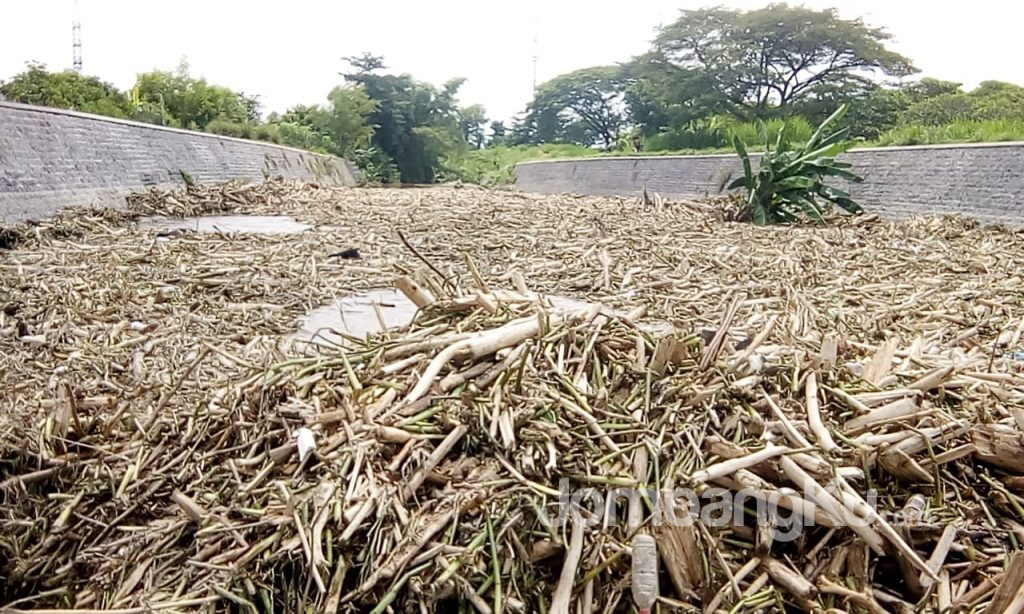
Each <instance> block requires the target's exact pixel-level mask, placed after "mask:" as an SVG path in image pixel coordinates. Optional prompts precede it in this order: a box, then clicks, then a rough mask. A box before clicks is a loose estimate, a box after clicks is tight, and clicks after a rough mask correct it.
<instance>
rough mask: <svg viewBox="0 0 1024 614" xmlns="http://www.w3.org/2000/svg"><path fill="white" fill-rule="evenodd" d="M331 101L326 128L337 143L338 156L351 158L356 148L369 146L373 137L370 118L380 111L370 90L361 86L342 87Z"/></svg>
mask: <svg viewBox="0 0 1024 614" xmlns="http://www.w3.org/2000/svg"><path fill="white" fill-rule="evenodd" d="M327 99H328V101H329V102H330V104H329V106H328V107H327V111H326V123H325V125H324V127H325V128H326V129H327V131H328V133H329V134H330V135H331V137H332V138H333V139H334V142H335V143H337V145H338V149H337V151H336V152H335V153H337V154H338V155H341V156H350V155H352V154H353V153H354V152H355V150H356V149H359V148H361V147H368V146H369V145H370V138H371V137H372V136H373V126H371V125H370V123H369V118H370V116H371V115H372V114H373V112H374V111H376V109H377V103H376V102H374V101H373V100H370V97H369V96H368V95H367V94H366V90H365V89H363V88H362V87H359V86H338V87H336V88H334V89H333V90H331V93H330V94H329V95H328V96H327Z"/></svg>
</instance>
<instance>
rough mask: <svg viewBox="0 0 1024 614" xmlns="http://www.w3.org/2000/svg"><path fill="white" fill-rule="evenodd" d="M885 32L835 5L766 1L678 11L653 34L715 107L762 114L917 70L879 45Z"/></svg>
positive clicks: (742, 113) (886, 37)
mask: <svg viewBox="0 0 1024 614" xmlns="http://www.w3.org/2000/svg"><path fill="white" fill-rule="evenodd" d="M889 38H890V35H889V34H887V33H886V32H885V31H884V30H882V29H878V28H870V27H868V26H866V25H865V24H864V22H863V21H862V20H860V19H853V20H846V19H840V18H839V16H838V15H837V13H836V11H835V10H834V9H828V10H825V11H814V10H811V9H808V8H804V7H802V6H797V7H792V6H789V5H787V4H773V5H769V6H767V7H765V8H763V9H758V10H754V11H748V12H742V11H734V10H730V9H725V8H713V9H700V10H684V11H682V15H681V16H680V18H679V19H678V20H677V21H676V22H675V23H673V24H671V25H669V26H667V27H665V28H663V29H662V31H661V32H660V33H659V34H658V36H657V38H656V40H655V51H656V52H657V53H658V54H660V55H661V56H662V57H664V58H665V60H666V61H668V62H670V63H671V64H673V65H675V66H677V67H679V68H681V69H684V70H686V71H688V73H687V78H688V80H689V81H691V82H692V84H693V85H694V86H695V87H694V88H691V89H699V88H707V90H708V91H710V92H713V93H714V94H715V96H716V98H717V104H718V105H719V106H720V107H721V109H722V110H724V111H728V112H730V113H732V114H734V115H736V116H737V117H740V118H742V119H751V118H755V117H756V118H764V117H766V116H768V115H769V114H770V113H772V112H773V108H778V109H784V108H786V107H788V106H791V105H794V104H796V103H799V102H801V101H805V100H807V99H809V98H813V97H814V95H815V92H816V91H818V90H820V89H821V88H846V87H850V86H852V85H856V84H858V83H860V84H864V83H870V82H872V81H873V80H875V78H877V77H878V76H879V75H880V76H889V77H903V76H906V75H908V74H910V73H912V72H914V71H915V70H916V69H915V68H914V67H913V66H912V65H911V63H910V60H908V59H907V58H905V57H903V56H901V55H899V54H898V53H895V52H892V51H889V50H888V49H886V48H885V46H884V43H885V41H887V40H889Z"/></svg>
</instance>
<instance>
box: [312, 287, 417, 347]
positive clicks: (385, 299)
mask: <svg viewBox="0 0 1024 614" xmlns="http://www.w3.org/2000/svg"><path fill="white" fill-rule="evenodd" d="M375 304H376V305H377V308H378V309H379V310H380V314H381V317H378V316H377V310H376V309H374V305H375ZM415 315H416V305H414V304H413V302H412V301H410V300H409V299H408V298H406V296H405V295H404V294H402V293H401V292H399V291H397V290H367V291H365V292H357V293H356V294H351V295H349V296H346V297H345V298H343V299H340V300H338V301H337V302H335V303H333V304H331V305H325V306H323V307H320V308H318V309H314V310H313V311H310V312H309V313H308V314H306V316H305V317H304V318H302V322H301V325H300V327H299V331H298V332H297V333H296V334H295V336H294V337H293V338H292V339H293V340H298V341H312V342H313V343H314V344H317V345H321V344H323V345H336V344H339V343H341V341H342V338H341V336H340V335H339V334H338V332H343V333H345V334H346V335H350V336H352V337H360V338H362V337H365V336H367V335H369V334H372V333H378V332H380V331H381V330H384V329H382V328H381V325H380V320H381V319H383V320H384V326H385V327H386V328H396V327H399V326H405V325H406V324H408V323H409V322H411V321H412V318H413V316H415Z"/></svg>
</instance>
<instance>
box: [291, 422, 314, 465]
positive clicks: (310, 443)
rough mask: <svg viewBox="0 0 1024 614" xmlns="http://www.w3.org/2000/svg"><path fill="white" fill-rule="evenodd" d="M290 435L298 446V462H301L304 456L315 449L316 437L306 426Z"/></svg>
mask: <svg viewBox="0 0 1024 614" xmlns="http://www.w3.org/2000/svg"><path fill="white" fill-rule="evenodd" d="M292 437H294V438H295V443H296V444H297V445H298V448H299V462H300V463H301V462H303V461H305V460H306V458H307V457H308V456H309V455H310V454H311V453H312V452H313V450H316V439H314V437H313V431H311V430H309V429H308V428H306V427H302V428H300V429H299V430H297V431H295V432H294V433H292Z"/></svg>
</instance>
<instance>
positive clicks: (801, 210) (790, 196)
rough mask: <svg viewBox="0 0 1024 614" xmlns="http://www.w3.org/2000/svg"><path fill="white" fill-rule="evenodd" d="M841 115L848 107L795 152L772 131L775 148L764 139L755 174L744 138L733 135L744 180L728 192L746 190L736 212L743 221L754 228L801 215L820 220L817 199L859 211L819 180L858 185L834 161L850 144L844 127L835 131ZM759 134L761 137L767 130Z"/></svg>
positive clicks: (845, 166)
mask: <svg viewBox="0 0 1024 614" xmlns="http://www.w3.org/2000/svg"><path fill="white" fill-rule="evenodd" d="M846 111H847V106H846V105H843V106H841V107H840V108H839V110H837V111H836V112H835V113H833V114H832V115H831V116H830V117H829V118H828V119H826V120H825V121H824V122H823V123H822V124H821V126H819V127H818V129H817V130H816V131H815V132H814V134H812V135H811V137H810V138H809V139H808V140H807V142H806V143H805V144H804V145H803V146H802V147H800V148H798V149H790V146H789V141H788V139H787V138H786V133H785V131H779V132H778V133H777V135H776V137H775V147H774V149H773V148H772V146H771V142H770V141H768V140H767V139H766V140H765V141H764V153H763V154H762V155H761V160H760V163H759V166H758V169H757V172H756V173H755V172H754V170H753V168H752V165H751V162H750V157H749V156H748V155H747V149H746V147H745V146H744V144H743V140H742V139H741V138H740V136H739V135H734V136H733V145H734V146H735V147H736V153H737V154H739V156H740V160H741V162H742V163H743V176H742V177H739V178H738V179H736V180H735V181H733V182H732V184H730V185H729V189H734V188H740V187H742V188H744V189H745V190H746V197H745V198H744V199H743V202H742V205H741V209H740V216H741V218H742V219H749V220H751V221H753V222H754V223H755V224H759V225H764V224H778V223H792V222H797V221H799V220H800V219H802V218H805V217H806V218H809V219H810V220H812V221H815V222H822V221H823V219H824V218H823V208H822V206H821V205H819V204H818V198H819V197H820V198H822V199H823V200H824V201H825V202H826V203H833V204H836V205H838V206H839V207H841V208H842V209H845V210H846V211H848V212H850V213H860V212H861V207H860V205H858V204H857V203H855V202H853V200H851V199H850V195H849V194H847V193H846V192H844V191H842V190H839V189H837V188H834V187H831V186H828V185H825V183H824V181H823V179H824V178H825V177H840V178H842V179H847V180H850V181H861V178H860V177H857V176H856V175H854V174H853V173H851V172H850V171H849V170H848V169H849V168H850V164H848V163H846V162H839V161H837V160H836V159H835V156H836V155H838V154H840V153H842V152H844V151H846V150H847V149H849V148H850V147H851V146H852V145H853V141H850V140H846V135H847V133H848V130H847V129H845V128H844V129H842V130H834V128H835V125H836V123H838V122H839V120H841V119H842V117H843V115H845V114H846ZM762 132H763V133H765V134H766V133H767V130H763V131H762Z"/></svg>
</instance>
